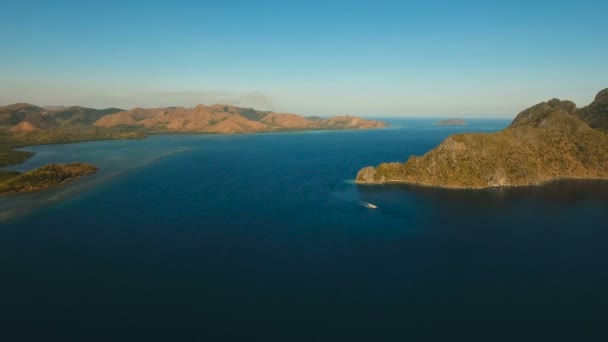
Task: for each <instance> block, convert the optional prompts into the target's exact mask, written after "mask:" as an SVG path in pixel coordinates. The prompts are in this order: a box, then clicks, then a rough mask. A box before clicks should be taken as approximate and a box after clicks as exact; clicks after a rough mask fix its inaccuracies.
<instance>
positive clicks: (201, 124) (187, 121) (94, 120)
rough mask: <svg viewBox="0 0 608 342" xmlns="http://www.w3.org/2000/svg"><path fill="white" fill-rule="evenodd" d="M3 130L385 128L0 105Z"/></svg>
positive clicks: (292, 118) (257, 115) (247, 111)
mask: <svg viewBox="0 0 608 342" xmlns="http://www.w3.org/2000/svg"><path fill="white" fill-rule="evenodd" d="M0 126H4V127H7V128H8V130H9V131H10V132H13V133H21V132H32V131H37V130H50V129H53V128H56V127H66V126H95V127H106V128H112V127H134V128H141V129H144V130H145V131H148V132H152V133H164V132H166V133H171V132H184V133H185V132H191V133H226V134H228V133H253V132H268V131H285V130H309V129H365V128H380V127H384V126H385V124H384V123H382V122H379V121H373V120H366V119H361V118H357V117H352V116H348V115H345V116H337V117H333V118H329V119H321V118H317V117H308V118H306V117H303V116H300V115H297V114H291V113H273V112H269V111H258V110H255V109H252V108H240V107H236V106H231V105H219V104H216V105H212V106H205V105H198V106H196V107H195V108H184V107H168V108H152V109H146V108H134V109H131V110H122V109H117V108H108V109H102V110H98V109H92V108H85V107H79V106H74V107H61V106H57V107H53V109H51V110H49V109H45V108H42V107H38V106H34V105H31V104H26V103H18V104H13V105H9V106H5V107H0Z"/></svg>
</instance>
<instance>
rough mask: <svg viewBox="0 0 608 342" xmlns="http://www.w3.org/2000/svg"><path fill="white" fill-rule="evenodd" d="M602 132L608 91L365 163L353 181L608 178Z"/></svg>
mask: <svg viewBox="0 0 608 342" xmlns="http://www.w3.org/2000/svg"><path fill="white" fill-rule="evenodd" d="M606 131H608V89H604V90H602V91H601V92H600V93H599V94H597V96H596V97H595V100H594V101H593V103H591V104H590V105H589V106H587V107H585V108H582V109H577V107H576V105H575V104H574V103H572V102H570V101H560V100H558V99H553V100H550V101H548V102H543V103H540V104H537V105H535V106H533V107H531V108H529V109H526V110H524V111H523V112H521V113H520V114H519V115H517V117H516V118H515V119H514V120H513V122H512V123H511V125H510V126H509V127H507V128H506V129H504V130H503V131H500V132H496V133H468V134H456V135H452V136H450V137H448V138H447V139H446V140H445V141H443V142H442V143H441V144H440V145H439V146H437V147H436V148H435V149H433V150H431V151H430V152H428V153H426V154H425V155H423V156H420V157H417V156H411V157H410V158H409V160H408V161H407V162H405V163H399V162H393V163H383V164H380V165H378V166H377V167H372V166H369V167H365V168H363V169H361V170H360V171H359V172H358V174H357V178H356V182H357V183H359V184H382V183H410V184H420V185H427V186H436V187H445V188H473V189H479V188H487V187H502V186H526V185H538V184H541V183H544V182H548V181H552V180H558V179H570V178H572V179H608V134H607V133H606Z"/></svg>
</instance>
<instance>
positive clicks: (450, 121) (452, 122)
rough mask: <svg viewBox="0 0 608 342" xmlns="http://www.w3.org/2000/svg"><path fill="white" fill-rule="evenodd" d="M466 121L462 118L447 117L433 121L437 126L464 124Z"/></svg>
mask: <svg viewBox="0 0 608 342" xmlns="http://www.w3.org/2000/svg"><path fill="white" fill-rule="evenodd" d="M466 124H467V123H466V122H465V121H464V120H462V119H447V120H440V121H437V122H436V123H435V125H437V126H466Z"/></svg>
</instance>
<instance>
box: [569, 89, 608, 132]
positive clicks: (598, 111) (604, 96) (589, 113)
mask: <svg viewBox="0 0 608 342" xmlns="http://www.w3.org/2000/svg"><path fill="white" fill-rule="evenodd" d="M577 115H578V117H579V118H581V120H583V121H585V122H586V123H587V124H588V125H589V126H591V127H592V128H596V129H599V130H602V131H608V89H604V90H602V91H600V92H599V93H598V94H597V96H596V97H595V100H594V101H593V103H591V104H590V105H589V106H587V107H585V108H581V109H580V110H579V111H578V113H577Z"/></svg>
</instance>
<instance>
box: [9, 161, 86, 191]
mask: <svg viewBox="0 0 608 342" xmlns="http://www.w3.org/2000/svg"><path fill="white" fill-rule="evenodd" d="M96 171H97V167H95V166H93V165H89V164H84V163H74V164H49V165H45V166H43V167H40V168H38V169H35V170H32V171H29V172H25V173H23V174H20V175H15V176H13V177H10V178H8V179H7V180H4V181H2V182H1V183H0V194H6V193H13V192H26V191H36V190H42V189H46V188H49V187H51V186H54V185H57V184H61V183H64V182H66V181H69V180H70V179H74V178H77V177H80V176H82V175H85V174H89V173H93V172H96Z"/></svg>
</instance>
